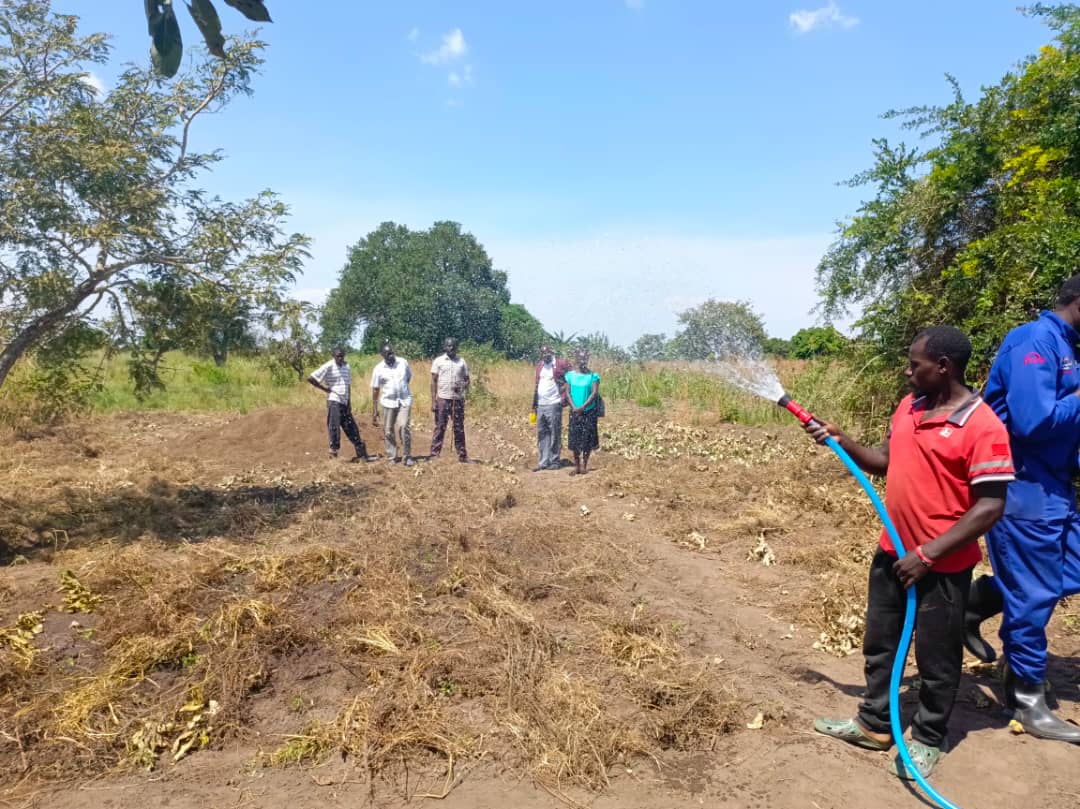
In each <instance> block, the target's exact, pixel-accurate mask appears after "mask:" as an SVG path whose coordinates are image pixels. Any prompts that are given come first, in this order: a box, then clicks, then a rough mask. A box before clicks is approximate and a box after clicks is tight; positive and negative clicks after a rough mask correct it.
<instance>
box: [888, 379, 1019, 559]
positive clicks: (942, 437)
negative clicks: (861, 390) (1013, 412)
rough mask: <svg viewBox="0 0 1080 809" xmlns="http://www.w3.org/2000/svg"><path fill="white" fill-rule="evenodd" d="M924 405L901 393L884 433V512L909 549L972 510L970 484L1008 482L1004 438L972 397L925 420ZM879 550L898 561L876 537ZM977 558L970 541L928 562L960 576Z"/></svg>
mask: <svg viewBox="0 0 1080 809" xmlns="http://www.w3.org/2000/svg"><path fill="white" fill-rule="evenodd" d="M925 413H926V400H925V398H923V397H920V398H918V399H916V398H915V397H913V396H907V397H905V398H904V400H903V401H902V402H900V406H899V407H898V408H896V413H894V414H893V418H892V426H891V427H890V429H889V435H888V442H889V471H888V475H887V477H886V479H885V508H886V510H887V511H888V512H889V517H891V518H892V521H893V523H894V524H895V525H896V530H897V531H898V532H899V533H900V538H901V539H902V540H903V541H904V544H905V546H906V547H907V549H908V550H911V549H912V548H913V547H914V546H915V545H925V544H926V543H928V542H930V541H931V540H934V539H937V538H938V537H939V536H941V535H942V534H943V533H945V532H946V531H947V530H948V529H949V528H951V527H952V526H953V525H954V524H955V523H956V521H957V520H959V519H960V518H961V517H962V516H963V515H964V514H965V513H966V512H967V511H968V509H970V508H971V505H972V503H974V502H975V498H974V496H973V494H972V487H973V486H975V485H977V484H979V483H989V482H991V481H1010V480H1012V479H1013V464H1012V456H1011V455H1010V453H1009V434H1008V432H1007V431H1006V430H1005V426H1004V425H1003V424H1002V423H1001V421H1000V420H999V419H998V417H997V415H996V414H995V413H994V411H993V410H992V409H991V408H990V406H989V405H987V404H986V403H985V402H983V400H982V398H981V397H979V396H977V395H976V396H972V397H971V398H970V399H968V400H967V401H966V402H965V403H964V404H962V405H961V406H960V407H958V408H957V409H956V410H955V411H953V412H952V413H951V414H949V415H947V416H944V415H942V416H935V417H934V418H932V419H930V420H929V421H924V420H923V416H924V414H925ZM881 547H882V548H884V549H885V551H887V552H888V553H889V554H891V555H893V556H896V551H895V550H893V545H892V540H890V539H889V536H888V534H887V533H886V532H885V531H882V532H881ZM980 559H982V551H981V550H979V543H978V542H971V543H969V544H968V545H965V546H964V547H963V548H960V549H959V550H957V551H954V552H953V553H951V554H949V555H948V556H945V557H943V558H941V559H939V560H937V562H936V563H935V564H934V570H936V571H939V572H942V573H958V572H960V571H961V570H966V569H967V568H969V567H972V566H973V565H974V564H975V563H976V562H978V561H979V560H980Z"/></svg>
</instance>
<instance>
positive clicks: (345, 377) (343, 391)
mask: <svg viewBox="0 0 1080 809" xmlns="http://www.w3.org/2000/svg"><path fill="white" fill-rule="evenodd" d="M331 353H332V354H333V359H331V360H328V361H327V362H325V363H323V364H322V365H320V366H319V367H318V368H316V369H315V371H314V373H312V374H311V376H309V377H308V382H310V383H311V384H312V385H313V386H314V387H316V388H318V389H319V390H321V391H323V392H325V393H326V431H327V433H328V434H329V437H330V457H331V458H336V457H337V456H338V450H339V449H341V431H342V430H344V431H345V436H346V437H347V438H348V439H349V440H350V441H351V442H352V445H353V447H355V448H356V460H358V461H373V460H375V459H374V458H371V457H369V456H368V454H367V448H366V447H365V446H364V439H363V438H361V437H360V428H359V427H357V426H356V421H355V420H354V419H353V414H352V407H351V406H350V404H349V400H350V398H351V396H350V394H351V391H352V371H351V370H350V369H349V363H347V362H345V350H344V349H342V348H335V349H334V350H333V351H332V352H331Z"/></svg>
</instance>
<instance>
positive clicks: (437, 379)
mask: <svg viewBox="0 0 1080 809" xmlns="http://www.w3.org/2000/svg"><path fill="white" fill-rule="evenodd" d="M457 348H458V346H457V340H455V339H454V338H452V337H448V338H446V342H444V343H443V351H444V353H443V354H442V355H441V356H438V357H436V358H435V359H434V360H432V362H431V411H432V412H433V413H434V414H435V429H434V431H433V432H432V434H431V457H432V458H438V457H439V453H441V452H442V448H443V437H444V436H445V435H446V422H447V421H450V420H451V419H452V420H453V422H454V449H455V450H457V456H458V460H459V461H461V462H462V463H467V462H468V460H469V453H468V451H467V450H466V449H465V394H466V392H468V390H469V382H470V379H469V366H468V365H467V364H466V362H465V360H463V359H462V358H461V357H459V356H458V353H457Z"/></svg>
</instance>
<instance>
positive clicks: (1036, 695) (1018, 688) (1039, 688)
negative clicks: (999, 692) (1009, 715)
mask: <svg viewBox="0 0 1080 809" xmlns="http://www.w3.org/2000/svg"><path fill="white" fill-rule="evenodd" d="M1005 707H1006V708H1010V709H1011V710H1012V712H1013V719H1015V720H1016V721H1017V722H1019V723H1020V724H1021V725H1023V727H1024V730H1025V731H1026V732H1028V733H1030V734H1031V735H1032V736H1035V737H1036V738H1039V739H1051V740H1053V741H1056V742H1071V743H1072V744H1080V727H1078V726H1077V725H1074V724H1072V723H1071V722H1066V721H1065V720H1064V719H1059V718H1058V717H1057V716H1056V715H1055V714H1054V712H1053V711H1051V710H1050V707H1049V706H1048V705H1047V704H1046V684H1045V683H1029V682H1027V681H1025V680H1021V679H1020V678H1019V677H1017V676H1016V675H1015V674H1013V672H1012V669H1010V668H1009V666H1008V665H1006V666H1005Z"/></svg>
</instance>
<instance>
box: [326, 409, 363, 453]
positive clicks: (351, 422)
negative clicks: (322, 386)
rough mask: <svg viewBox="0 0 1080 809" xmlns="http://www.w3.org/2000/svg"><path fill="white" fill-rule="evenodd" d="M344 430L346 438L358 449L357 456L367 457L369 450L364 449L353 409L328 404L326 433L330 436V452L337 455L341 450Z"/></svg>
mask: <svg viewBox="0 0 1080 809" xmlns="http://www.w3.org/2000/svg"><path fill="white" fill-rule="evenodd" d="M342 430H344V431H345V437H346V438H348V439H349V440H350V441H351V442H352V445H353V446H354V447H356V454H357V455H358V456H361V457H366V456H367V449H366V448H365V447H364V439H363V438H361V437H360V428H359V427H357V426H356V419H354V418H353V414H352V408H351V407H350V406H349V405H347V404H341V403H340V402H327V403H326V432H327V433H328V434H329V435H330V451H331V452H332V453H334V454H335V455H336V454H337V451H338V450H339V449H341V431H342Z"/></svg>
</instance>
